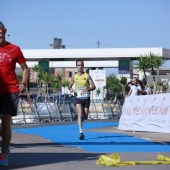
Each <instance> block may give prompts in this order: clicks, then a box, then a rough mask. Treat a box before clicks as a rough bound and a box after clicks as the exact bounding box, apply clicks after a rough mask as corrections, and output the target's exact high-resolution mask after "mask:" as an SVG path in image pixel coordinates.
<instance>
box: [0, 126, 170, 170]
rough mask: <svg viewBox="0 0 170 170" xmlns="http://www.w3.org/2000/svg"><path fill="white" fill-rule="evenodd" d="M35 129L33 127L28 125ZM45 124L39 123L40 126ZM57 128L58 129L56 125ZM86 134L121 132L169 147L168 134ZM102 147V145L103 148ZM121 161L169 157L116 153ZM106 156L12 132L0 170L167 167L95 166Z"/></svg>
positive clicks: (164, 168) (156, 168) (154, 169)
mask: <svg viewBox="0 0 170 170" xmlns="http://www.w3.org/2000/svg"><path fill="white" fill-rule="evenodd" d="M32 126H33V127H37V126H36V125H32ZM45 126H48V124H44V125H43V124H41V127H45ZM57 126H60V125H59V124H57ZM30 127H31V126H30V125H29V126H28V125H20V126H13V128H14V129H15V128H30ZM89 131H94V132H96V131H99V132H102V133H125V134H128V135H132V136H138V137H141V138H143V137H144V138H148V139H149V140H153V141H158V142H166V145H169V141H170V137H169V134H161V133H160V134H155V133H154V134H153V133H145V132H141V133H140V132H121V131H119V130H117V128H116V127H104V128H93V129H89ZM103 147H104V146H103ZM117 153H118V154H119V155H120V157H121V159H122V160H123V161H128V160H129V161H130V160H133V161H135V160H155V159H156V157H157V155H158V154H163V155H165V156H169V157H170V152H117ZM102 154H104V155H110V153H102V152H88V151H86V150H83V149H81V145H80V146H79V147H70V146H63V145H60V144H57V143H54V142H52V141H49V140H47V139H44V138H42V137H39V136H37V135H33V134H21V133H16V132H14V133H13V138H12V141H11V154H10V156H9V161H10V165H9V166H8V167H0V170H4V169H11V170H15V169H18V170H28V169H29V170H30V169H31V170H54V169H58V170H72V169H78V170H87V169H88V170H106V169H107V170H109V169H113V168H114V170H143V169H146V170H160V169H161V170H169V169H170V165H137V166H126V167H105V166H99V165H96V161H97V159H98V158H99V156H100V155H102Z"/></svg>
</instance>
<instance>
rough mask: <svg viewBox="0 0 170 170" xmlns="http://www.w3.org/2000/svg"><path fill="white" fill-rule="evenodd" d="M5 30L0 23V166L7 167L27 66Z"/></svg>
mask: <svg viewBox="0 0 170 170" xmlns="http://www.w3.org/2000/svg"><path fill="white" fill-rule="evenodd" d="M5 34H6V28H5V26H4V24H3V23H2V22H0V116H1V127H0V133H1V134H0V135H1V137H2V149H1V153H0V165H2V166H7V165H8V154H9V146H10V141H11V117H12V116H16V115H17V109H18V102H19V92H22V91H24V90H25V88H26V82H27V80H28V66H27V64H26V59H25V58H24V56H23V54H22V52H21V50H20V48H19V47H18V46H16V45H14V44H11V43H10V42H7V41H6V39H5ZM16 63H18V64H19V65H20V66H21V68H22V70H23V77H22V82H21V84H18V79H17V76H16V74H15V68H16Z"/></svg>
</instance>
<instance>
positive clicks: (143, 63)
mask: <svg viewBox="0 0 170 170" xmlns="http://www.w3.org/2000/svg"><path fill="white" fill-rule="evenodd" d="M136 59H137V62H135V63H134V66H135V67H136V68H137V71H143V73H144V76H145V78H146V80H147V76H146V70H148V69H151V71H152V72H151V74H152V75H153V94H156V90H157V82H158V80H159V68H160V66H162V65H163V64H164V63H165V62H166V60H165V58H164V57H162V56H159V55H157V54H153V53H149V54H148V55H147V54H146V55H144V56H143V55H140V56H139V57H137V58H136ZM154 69H156V71H157V80H156V81H155V74H156V73H155V72H154ZM147 84H149V83H148V81H147Z"/></svg>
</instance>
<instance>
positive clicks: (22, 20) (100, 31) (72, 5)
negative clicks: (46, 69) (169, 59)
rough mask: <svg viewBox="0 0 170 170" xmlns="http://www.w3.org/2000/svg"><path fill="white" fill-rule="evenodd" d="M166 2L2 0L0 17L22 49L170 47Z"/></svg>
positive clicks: (169, 13) (169, 14)
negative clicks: (54, 45) (55, 46)
mask: <svg viewBox="0 0 170 170" xmlns="http://www.w3.org/2000/svg"><path fill="white" fill-rule="evenodd" d="M169 9H170V0H5V1H2V2H1V10H0V20H1V21H2V22H3V23H4V24H5V26H6V27H7V30H8V31H7V34H9V35H10V36H9V37H7V40H9V41H11V42H12V43H15V44H17V45H19V46H20V47H21V48H22V49H49V48H52V47H50V45H49V44H51V43H53V39H54V38H61V39H62V43H63V44H64V45H65V46H66V48H97V42H98V41H99V42H100V45H99V48H131V47H132V48H133V47H163V48H169V49H170V22H169V19H170V10H169Z"/></svg>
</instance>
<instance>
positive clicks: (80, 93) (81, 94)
mask: <svg viewBox="0 0 170 170" xmlns="http://www.w3.org/2000/svg"><path fill="white" fill-rule="evenodd" d="M84 89H85V88H79V89H77V97H78V98H87V97H88V92H86V93H83V90H84Z"/></svg>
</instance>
